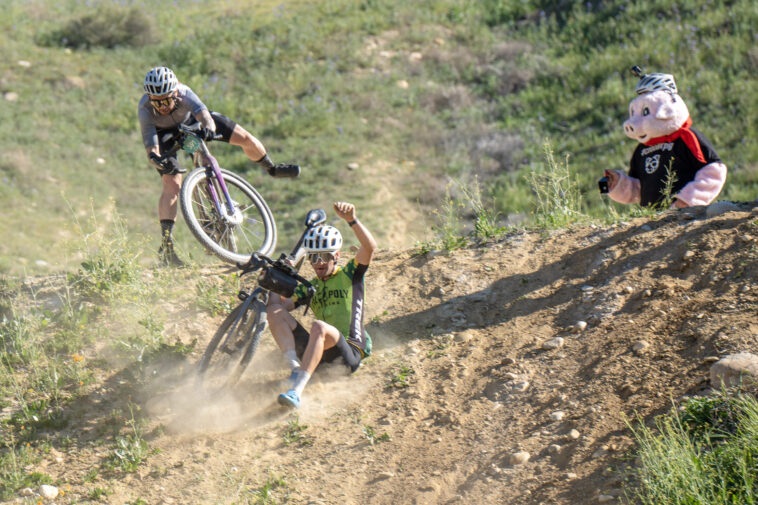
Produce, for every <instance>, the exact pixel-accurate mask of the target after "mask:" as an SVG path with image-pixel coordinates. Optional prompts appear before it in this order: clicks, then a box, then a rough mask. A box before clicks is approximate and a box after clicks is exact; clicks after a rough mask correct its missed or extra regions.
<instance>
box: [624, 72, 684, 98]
mask: <svg viewBox="0 0 758 505" xmlns="http://www.w3.org/2000/svg"><path fill="white" fill-rule="evenodd" d="M632 73H634V75H636V76H637V77H639V78H640V82H638V83H637V86H636V87H635V88H634V91H635V92H636V93H637V94H638V95H644V94H645V93H652V92H653V91H658V90H659V89H662V90H663V91H666V92H667V93H671V94H672V95H675V94H677V93H678V92H677V90H676V83H675V82H674V76H673V75H671V74H658V73H656V74H643V73H642V70H640V67H637V66H634V67H632Z"/></svg>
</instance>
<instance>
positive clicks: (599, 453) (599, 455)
mask: <svg viewBox="0 0 758 505" xmlns="http://www.w3.org/2000/svg"><path fill="white" fill-rule="evenodd" d="M607 454H608V450H607V449H603V448H602V447H601V448H600V449H598V450H596V451H595V452H593V453H592V458H593V459H597V458H602V457H603V456H605V455H607Z"/></svg>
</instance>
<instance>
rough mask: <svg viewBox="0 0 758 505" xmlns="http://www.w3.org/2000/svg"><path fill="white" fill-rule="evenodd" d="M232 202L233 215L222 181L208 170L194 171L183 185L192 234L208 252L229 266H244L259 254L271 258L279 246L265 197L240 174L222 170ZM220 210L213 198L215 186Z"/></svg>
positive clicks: (182, 198)
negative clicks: (225, 196)
mask: <svg viewBox="0 0 758 505" xmlns="http://www.w3.org/2000/svg"><path fill="white" fill-rule="evenodd" d="M221 175H222V177H223V178H224V182H225V184H226V187H227V189H228V191H229V196H230V197H231V199H232V204H233V212H232V213H229V211H228V209H227V207H226V201H225V198H224V195H223V193H222V192H221V188H220V187H219V184H218V181H217V180H216V178H215V177H213V176H211V177H209V176H208V171H207V170H206V169H205V168H204V167H201V168H197V169H195V170H193V171H192V172H191V173H190V174H189V175H188V176H187V177H186V178H185V179H184V183H183V184H182V189H181V195H180V201H181V209H182V214H183V215H184V220H185V222H186V223H187V226H188V227H189V229H190V231H192V234H193V235H195V237H196V238H197V239H198V240H199V241H200V243H201V244H203V246H205V248H206V249H208V250H209V251H211V252H212V253H213V254H215V255H217V256H218V257H219V258H221V259H222V260H224V261H226V262H228V263H233V264H236V263H244V262H246V261H247V260H248V259H250V255H251V254H252V253H254V252H258V253H260V254H264V255H267V256H268V255H270V254H271V253H272V252H273V251H274V248H275V247H276V224H275V223H274V216H273V214H271V210H270V209H269V208H268V205H267V204H266V201H265V200H264V199H263V197H262V196H261V195H260V194H259V193H258V192H257V191H256V190H255V188H254V187H253V186H251V185H250V184H249V183H248V182H247V181H246V180H245V179H243V178H242V177H240V176H239V175H237V174H235V173H233V172H229V171H228V170H224V169H221ZM209 184H210V185H212V186H213V189H214V192H215V193H216V195H217V198H218V199H219V201H218V204H219V206H220V209H219V208H217V207H216V204H215V202H214V199H213V198H212V197H211V192H210V191H211V189H210V188H211V186H210V185H209Z"/></svg>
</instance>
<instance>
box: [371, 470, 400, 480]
mask: <svg viewBox="0 0 758 505" xmlns="http://www.w3.org/2000/svg"><path fill="white" fill-rule="evenodd" d="M394 476H395V474H394V473H392V472H379V473H377V474H376V480H387V479H391V478H392V477H394Z"/></svg>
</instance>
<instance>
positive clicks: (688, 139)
mask: <svg viewBox="0 0 758 505" xmlns="http://www.w3.org/2000/svg"><path fill="white" fill-rule="evenodd" d="M690 126H692V118H691V117H689V116H688V117H687V121H685V122H684V124H683V125H682V127H681V128H679V129H678V130H677V131H675V132H674V133H672V134H671V135H665V136H663V137H655V138H654V139H650V140H648V141H647V142H645V145H646V146H654V145H656V144H663V143H664V142H673V141H675V140H676V139H678V138H681V139H682V140H683V141H684V143H685V144H686V145H687V147H688V148H689V149H690V151H692V154H694V155H695V158H697V159H698V160H700V161H701V162H702V163H705V156H703V150H702V149H700V142H699V141H698V139H697V137H696V136H695V134H694V133H692V130H690Z"/></svg>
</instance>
